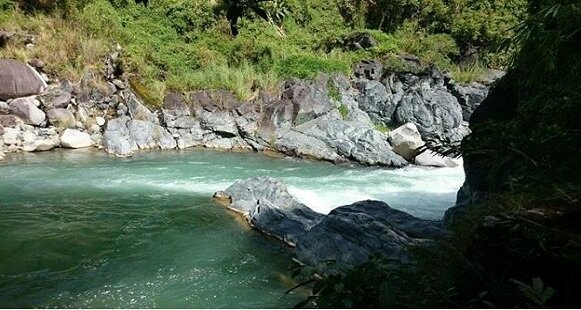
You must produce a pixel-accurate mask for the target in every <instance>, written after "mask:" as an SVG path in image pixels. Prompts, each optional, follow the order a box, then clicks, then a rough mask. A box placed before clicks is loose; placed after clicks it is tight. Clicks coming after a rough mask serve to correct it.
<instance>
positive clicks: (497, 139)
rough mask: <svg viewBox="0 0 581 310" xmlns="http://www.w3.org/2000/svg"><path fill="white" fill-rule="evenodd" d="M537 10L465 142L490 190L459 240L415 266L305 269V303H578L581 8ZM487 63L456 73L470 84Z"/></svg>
mask: <svg viewBox="0 0 581 310" xmlns="http://www.w3.org/2000/svg"><path fill="white" fill-rule="evenodd" d="M500 2H501V3H502V1H500ZM483 3H486V1H484V2H483ZM528 10H529V16H528V17H527V18H526V19H525V20H524V21H523V22H522V23H521V24H520V25H519V26H518V27H517V28H516V31H515V36H514V38H513V40H512V41H511V43H512V45H511V49H514V50H519V52H518V53H517V54H515V55H514V57H512V59H511V67H510V69H509V71H508V73H507V75H506V76H505V77H504V78H503V79H502V80H501V81H499V82H498V83H497V84H496V85H495V88H494V89H493V90H492V92H491V94H490V95H489V97H488V98H487V100H486V101H485V102H484V103H483V104H482V106H481V108H480V109H479V110H478V111H477V112H475V113H474V114H473V116H472V119H471V128H472V130H473V134H472V135H471V138H470V139H466V140H464V142H463V143H462V148H461V150H462V153H463V156H464V158H465V160H466V163H467V165H465V169H466V172H467V175H466V180H467V184H468V185H469V187H470V190H471V191H472V192H473V193H474V192H477V193H478V194H479V196H480V197H483V196H484V195H483V193H485V194H486V196H484V197H485V198H481V201H480V202H478V203H472V204H471V207H470V208H469V209H467V210H466V212H467V213H466V214H465V215H464V216H462V217H461V218H460V219H459V220H457V221H455V223H454V225H452V227H451V236H450V238H449V240H447V241H444V242H441V243H439V244H437V246H434V247H431V249H429V250H427V251H426V252H425V253H422V252H419V253H416V255H415V257H416V260H417V265H413V266H401V264H395V265H394V264H392V263H391V262H389V261H382V260H379V261H377V260H376V261H371V262H369V263H368V264H366V265H363V266H360V267H358V268H357V269H355V270H352V271H350V272H347V273H346V274H339V275H328V276H324V277H322V278H313V277H311V278H309V277H307V279H312V281H313V282H314V286H313V288H312V293H313V294H312V296H311V297H310V298H309V299H308V300H306V301H305V302H304V303H303V304H301V305H300V306H306V305H311V306H313V305H315V306H320V307H324V308H336V307H339V308H340V307H358V308H367V307H371V308H378V307H379V308H390V307H396V308H407V307H412V308H424V307H430V308H444V307H446V308H448V307H452V308H457V307H469V308H472V307H475V308H483V307H487V308H488V307H491V308H497V307H501V308H504V307H506V308H515V307H517V308H521V307H532V308H539V307H540V308H545V307H577V306H578V305H579V296H578V292H579V291H580V290H581V285H580V284H579V281H576V280H575V279H577V278H578V277H579V276H581V230H580V229H579V221H580V220H581V214H580V213H579V210H581V161H580V160H579V159H580V158H581V122H579V119H580V117H581V104H580V103H581V84H580V83H579V78H578V74H579V71H580V70H581V58H580V57H579V47H580V42H581V7H580V6H579V2H578V0H531V1H529V9H528ZM477 70H480V69H479V68H478V66H475V67H472V68H470V67H469V68H467V69H464V71H462V72H460V73H459V74H457V75H458V76H460V78H459V79H463V80H469V78H470V77H469V76H470V75H472V74H473V72H474V71H477ZM410 284H411V285H410ZM360 288H364V289H363V290H362V289H360Z"/></svg>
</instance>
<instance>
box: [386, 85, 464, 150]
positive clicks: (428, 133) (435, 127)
mask: <svg viewBox="0 0 581 310" xmlns="http://www.w3.org/2000/svg"><path fill="white" fill-rule="evenodd" d="M394 116H395V120H396V121H397V123H398V124H404V123H409V122H411V123H414V124H415V125H416V126H417V127H418V130H419V132H420V133H421V134H422V137H427V138H436V139H441V138H442V137H443V136H444V133H445V132H446V131H448V130H451V129H453V128H457V127H459V126H460V125H461V123H462V108H461V107H460V104H459V103H458V100H457V99H456V97H454V96H453V95H452V94H450V93H449V92H447V91H446V89H445V88H441V87H435V88H432V87H430V86H429V84H428V83H423V84H422V88H421V90H419V91H416V92H413V93H409V94H407V95H405V96H404V97H403V99H402V100H401V102H400V103H399V105H398V106H397V108H396V111H395V114H394Z"/></svg>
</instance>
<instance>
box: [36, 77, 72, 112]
mask: <svg viewBox="0 0 581 310" xmlns="http://www.w3.org/2000/svg"><path fill="white" fill-rule="evenodd" d="M71 90H72V89H70V88H68V85H67V84H66V83H64V84H63V85H62V86H61V85H57V86H55V85H51V86H50V87H49V88H47V89H46V90H45V91H44V92H43V93H42V94H41V95H40V96H39V99H40V101H41V102H42V104H43V106H44V107H46V108H47V109H58V108H66V107H67V106H68V105H69V103H70V102H71V99H72V94H71Z"/></svg>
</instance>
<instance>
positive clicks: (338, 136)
mask: <svg viewBox="0 0 581 310" xmlns="http://www.w3.org/2000/svg"><path fill="white" fill-rule="evenodd" d="M293 130H294V131H296V132H299V133H302V134H304V135H305V136H306V137H310V138H315V139H316V140H319V141H322V142H324V143H325V145H327V146H328V147H329V149H331V150H332V151H333V152H334V153H336V154H337V155H339V156H340V157H341V158H344V159H348V160H353V161H356V162H359V163H362V164H366V165H381V166H390V167H402V166H405V165H406V164H407V162H406V161H405V159H403V158H401V157H400V156H399V155H397V154H395V153H394V152H393V150H392V148H391V146H390V145H389V143H388V142H387V137H386V136H385V135H384V134H382V133H381V132H379V131H377V130H375V129H373V128H371V127H367V126H365V125H361V124H359V123H355V122H349V121H344V120H342V119H340V115H337V114H333V113H329V114H327V115H325V116H323V117H320V118H317V119H315V120H312V121H310V122H307V123H304V124H302V125H300V126H297V127H295V128H294V129H293ZM282 141H284V140H282Z"/></svg>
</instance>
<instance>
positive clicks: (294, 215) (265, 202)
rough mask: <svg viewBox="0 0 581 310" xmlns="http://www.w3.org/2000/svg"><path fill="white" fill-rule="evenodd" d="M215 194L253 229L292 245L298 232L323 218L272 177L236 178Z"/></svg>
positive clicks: (302, 232)
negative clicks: (230, 184) (240, 179)
mask: <svg viewBox="0 0 581 310" xmlns="http://www.w3.org/2000/svg"><path fill="white" fill-rule="evenodd" d="M214 197H216V198H220V199H221V200H222V201H224V200H225V204H226V205H227V206H228V207H229V208H230V209H232V210H234V211H236V212H238V213H241V214H242V215H243V216H244V217H245V218H246V219H247V220H248V223H249V224H250V225H251V226H252V227H253V228H255V229H257V230H259V231H261V232H263V233H265V234H267V235H270V236H273V237H275V238H277V239H280V240H282V241H283V242H286V243H287V244H290V245H295V244H296V241H297V239H298V237H299V236H300V235H302V234H304V233H305V232H306V231H308V230H309V229H311V228H312V227H313V226H314V225H316V224H317V223H319V222H320V221H321V219H322V218H323V215H322V214H319V213H317V212H315V211H313V210H311V209H309V208H308V207H307V206H305V205H303V204H301V203H299V202H298V201H296V200H295V199H294V198H293V197H292V196H291V195H290V193H289V192H288V189H287V188H286V186H285V185H284V184H282V183H281V182H279V181H277V180H275V179H273V178H271V177H253V178H250V179H247V180H243V181H237V182H236V183H234V184H233V185H232V186H230V187H228V188H227V189H226V190H225V191H223V192H218V193H216V194H214Z"/></svg>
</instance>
